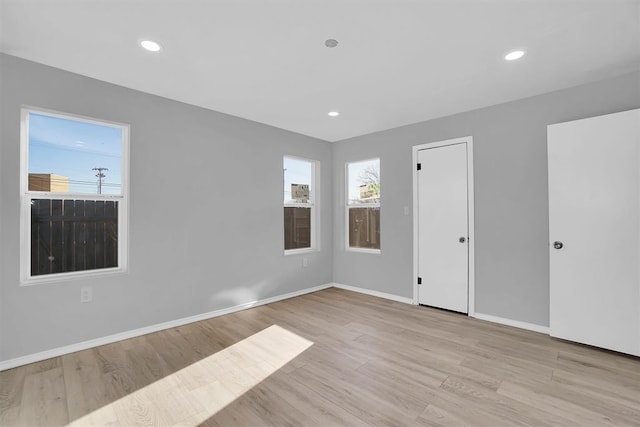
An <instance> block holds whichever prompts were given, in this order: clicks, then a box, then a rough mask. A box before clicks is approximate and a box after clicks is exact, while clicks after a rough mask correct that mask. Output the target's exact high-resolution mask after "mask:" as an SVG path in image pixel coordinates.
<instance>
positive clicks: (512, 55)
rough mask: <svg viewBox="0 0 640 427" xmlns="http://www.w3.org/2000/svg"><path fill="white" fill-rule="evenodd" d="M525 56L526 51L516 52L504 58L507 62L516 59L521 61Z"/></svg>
mask: <svg viewBox="0 0 640 427" xmlns="http://www.w3.org/2000/svg"><path fill="white" fill-rule="evenodd" d="M523 56H524V50H514V51H513V52H509V53H507V54H506V55H505V56H504V59H506V60H507V61H514V60H516V59H520V58H522V57H523Z"/></svg>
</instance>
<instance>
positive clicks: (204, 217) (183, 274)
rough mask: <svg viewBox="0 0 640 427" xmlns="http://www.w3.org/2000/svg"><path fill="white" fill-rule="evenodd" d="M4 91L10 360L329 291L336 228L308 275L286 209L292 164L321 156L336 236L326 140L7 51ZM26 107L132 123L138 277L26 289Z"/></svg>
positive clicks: (133, 262) (1, 155) (0, 104)
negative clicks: (22, 245)
mask: <svg viewBox="0 0 640 427" xmlns="http://www.w3.org/2000/svg"><path fill="white" fill-rule="evenodd" d="M0 84H1V86H0V88H1V90H2V93H1V95H0V108H1V112H2V114H1V123H0V125H1V128H0V129H1V132H0V138H1V141H0V142H1V145H0V148H1V149H0V159H1V163H0V196H1V197H0V200H1V206H0V218H2V222H1V223H0V242H1V243H0V251H1V253H2V257H1V258H0V292H1V294H0V298H1V299H0V304H1V305H0V322H1V324H0V337H1V338H2V340H1V341H0V343H1V348H0V360H8V359H11V358H15V357H18V356H21V355H26V354H31V353H35V352H39V351H42V350H46V349H52V348H55V347H59V346H64V345H68V344H73V343H77V342H81V341H84V340H88V339H92V338H99V337H102V336H106V335H109V334H114V333H118V332H123V331H127V330H131V329H134V328H140V327H144V326H148V325H153V324H156V323H159V322H164V321H169V320H175V319H179V318H182V317H186V316H191V315H196V314H200V313H205V312H208V311H212V310H216V309H221V308H226V307H231V306H234V305H237V304H240V303H245V302H249V301H253V300H256V299H260V298H267V297H271V296H276V295H281V294H284V293H287V292H292V291H296V290H300V289H304V288H308V287H312V286H316V285H321V284H325V283H328V282H331V279H332V277H331V273H332V256H331V254H332V246H333V243H332V240H331V239H332V233H331V232H324V233H322V234H321V248H322V250H321V251H320V252H317V253H314V254H311V255H304V256H305V257H308V258H310V259H311V264H310V266H309V267H307V268H303V267H302V256H301V255H295V256H284V255H283V214H282V157H283V155H285V154H288V155H294V156H301V157H307V158H312V159H316V160H319V161H320V162H321V173H322V178H321V194H320V197H321V203H322V205H321V209H322V210H321V212H320V218H321V227H322V230H331V229H332V214H333V207H332V201H333V199H332V197H331V191H332V174H333V173H332V161H331V150H332V148H331V145H330V144H329V143H327V142H324V141H320V140H317V139H313V138H309V137H306V136H302V135H298V134H295V133H291V132H287V131H283V130H280V129H276V128H273V127H269V126H265V125H261V124H258V123H255V122H251V121H248V120H243V119H240V118H236V117H232V116H228V115H224V114H219V113H216V112H212V111H208V110H205V109H201V108H197V107H193V106H190V105H186V104H182V103H179V102H174V101H170V100H167V99H163V98H160V97H156V96H152V95H148V94H144V93H141V92H136V91H133V90H130V89H126V88H122V87H118V86H114V85H111V84H108V83H104V82H100V81H97V80H93V79H90V78H86V77H82V76H79V75H75V74H71V73H68V72H65V71H61V70H57V69H53V68H49V67H46V66H43V65H39V64H35V63H32V62H27V61H24V60H21V59H18V58H15V57H11V56H7V55H0ZM168 84H171V83H170V82H168ZM21 105H31V106H37V107H43V108H48V109H53V110H58V111H62V112H68V113H74V114H80V115H85V116H90V117H96V118H101V119H106V120H112V121H117V122H124V123H129V124H130V125H131V144H130V145H131V157H130V159H131V182H130V184H131V193H130V194H131V197H130V222H129V227H130V241H129V242H130V252H129V253H130V258H129V270H130V271H129V273H128V274H126V275H120V276H110V277H103V278H97V279H91V280H75V281H64V282H57V283H49V284H40V285H35V286H26V287H21V286H19V224H20V218H19V212H20V204H19V200H20V194H19V174H20V168H19V165H20V162H19V158H20V157H19V149H20V142H19V141H20V139H19V129H20V107H21ZM85 285H90V286H92V287H93V302H91V303H87V304H81V303H80V287H82V286H85Z"/></svg>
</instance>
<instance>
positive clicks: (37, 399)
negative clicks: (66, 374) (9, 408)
mask: <svg viewBox="0 0 640 427" xmlns="http://www.w3.org/2000/svg"><path fill="white" fill-rule="evenodd" d="M22 393H23V394H22V401H21V404H20V415H19V418H18V424H19V425H26V426H58V425H65V424H67V423H68V422H69V413H68V411H67V400H66V394H65V388H64V379H63V371H62V368H54V369H49V370H46V371H42V372H36V373H33V374H30V375H27V376H26V378H25V380H24V388H23V392H22Z"/></svg>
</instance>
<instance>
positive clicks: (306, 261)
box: [302, 258, 310, 267]
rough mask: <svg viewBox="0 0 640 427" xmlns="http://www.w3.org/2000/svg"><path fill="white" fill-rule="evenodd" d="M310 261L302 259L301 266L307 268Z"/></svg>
mask: <svg viewBox="0 0 640 427" xmlns="http://www.w3.org/2000/svg"><path fill="white" fill-rule="evenodd" d="M309 263H310V260H309V258H302V266H303V267H309Z"/></svg>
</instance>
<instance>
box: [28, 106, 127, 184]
mask: <svg viewBox="0 0 640 427" xmlns="http://www.w3.org/2000/svg"><path fill="white" fill-rule="evenodd" d="M122 136H123V135H122V129H121V128H118V127H112V126H106V125H99V124H95V123H88V122H83V121H78V120H70V119H63V118H60V117H52V116H48V115H44V114H37V113H30V114H29V173H44V174H49V173H52V174H56V175H62V176H66V177H68V178H69V192H71V193H83V194H97V192H98V186H97V182H98V178H97V177H96V173H97V172H96V171H93V170H91V169H92V168H94V167H106V168H108V169H109V170H108V171H106V172H104V173H105V175H106V178H104V179H103V181H102V193H103V194H120V184H121V182H122V179H121V174H122V172H121V171H122Z"/></svg>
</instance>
